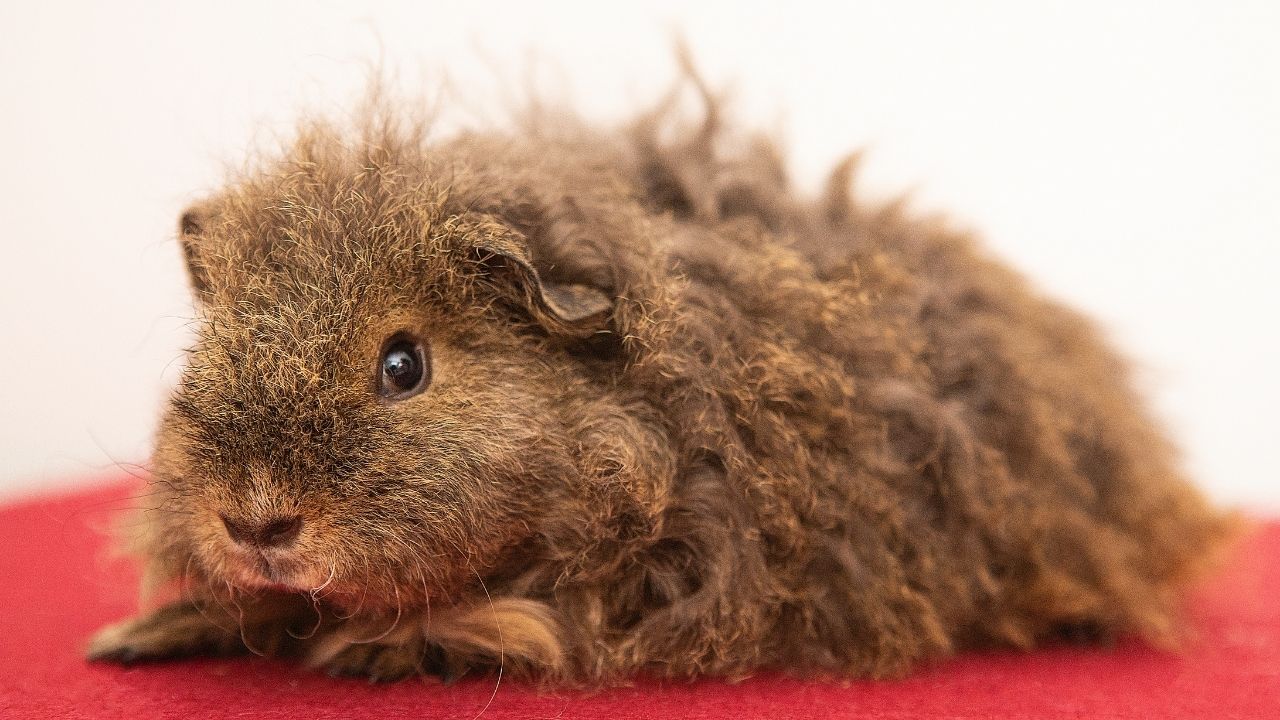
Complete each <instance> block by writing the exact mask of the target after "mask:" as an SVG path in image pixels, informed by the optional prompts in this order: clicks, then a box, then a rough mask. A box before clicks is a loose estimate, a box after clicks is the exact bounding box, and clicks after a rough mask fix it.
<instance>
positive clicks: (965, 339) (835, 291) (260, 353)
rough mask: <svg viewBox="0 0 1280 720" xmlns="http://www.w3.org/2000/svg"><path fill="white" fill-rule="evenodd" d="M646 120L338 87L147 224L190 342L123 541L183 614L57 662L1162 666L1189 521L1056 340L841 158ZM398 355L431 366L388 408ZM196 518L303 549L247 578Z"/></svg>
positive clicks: (1068, 314)
mask: <svg viewBox="0 0 1280 720" xmlns="http://www.w3.org/2000/svg"><path fill="white" fill-rule="evenodd" d="M695 82H696V80H695ZM672 114H673V113H672V112H671V111H669V110H660V111H658V112H654V113H650V114H646V115H644V116H642V117H640V118H639V119H638V120H637V121H636V122H634V123H633V124H631V125H630V126H628V127H627V128H626V129H624V130H622V131H613V130H598V129H594V128H591V127H588V126H585V125H583V124H582V123H579V122H577V121H575V120H573V119H572V118H560V117H557V118H555V119H554V121H545V120H547V118H546V117H544V118H543V120H544V122H538V123H531V124H530V126H529V127H528V128H527V129H525V130H522V131H519V132H514V133H507V134H503V133H467V134H462V135H460V136H458V137H456V138H453V139H450V140H443V141H436V140H432V139H431V138H430V137H429V134H428V133H427V132H426V130H425V126H424V125H422V124H420V123H414V122H412V117H413V114H412V113H408V114H399V113H397V112H396V111H395V110H394V109H392V108H391V107H390V105H389V104H387V103H375V104H374V106H373V108H372V109H371V110H370V111H369V113H368V114H367V115H366V117H365V120H364V121H363V122H362V123H361V124H360V125H359V127H358V128H355V129H354V130H344V129H342V128H340V127H336V126H332V125H327V124H323V123H317V124H312V125H308V126H307V127H305V128H304V129H303V130H302V131H301V132H300V134H299V137H298V139H297V141H296V143H294V144H293V146H292V148H291V149H289V150H288V151H287V152H286V153H285V154H284V155H283V156H282V157H280V158H279V159H278V160H275V161H273V162H271V163H268V164H267V165H266V166H265V167H263V168H260V169H258V170H255V171H252V172H248V173H245V174H244V175H243V176H240V177H236V178H234V179H233V180H232V181H231V182H230V183H229V184H228V186H227V187H226V188H224V189H222V190H221V191H219V192H218V193H217V194H215V195H213V196H212V197H210V198H208V199H207V200H206V201H204V202H202V203H201V204H200V205H199V206H198V207H196V208H194V209H193V210H192V212H191V213H188V214H187V215H185V216H184V219H183V223H182V226H183V228H182V229H183V245H184V249H185V250H186V252H187V259H188V262H189V265H190V270H191V274H192V279H193V286H194V288H195V292H196V295H197V307H198V311H199V331H198V339H197V341H196V343H195V345H194V346H193V347H192V348H191V350H190V353H189V363H188V367H187V369H186V371H185V374H184V376H183V379H182V381H181V384H180V386H179V387H178V388H177V390H176V392H175V394H174V397H173V401H172V404H171V406H170V407H169V409H168V410H167V412H166V414H165V416H164V419H163V421H162V423H161V427H160V431H159V435H158V442H157V451H156V454H155V459H154V476H153V478H152V480H151V482H152V485H153V490H154V497H155V498H156V502H155V503H154V504H155V505H156V508H155V509H154V511H151V512H146V513H144V518H145V519H144V522H143V524H142V527H141V531H140V533H139V535H138V537H136V538H135V542H136V547H137V548H138V550H139V552H141V553H142V554H143V556H144V557H145V558H146V559H147V561H148V569H149V578H150V581H151V582H152V583H153V584H157V585H161V586H163V585H164V584H166V583H176V584H177V586H178V587H180V588H181V590H182V591H183V595H182V598H181V599H179V600H176V601H175V602H173V603H172V604H170V605H168V606H166V607H164V608H161V609H160V610H158V611H156V612H155V613H154V614H151V615H145V616H142V617H140V618H138V619H135V620H131V621H127V622H126V623H124V624H121V625H118V626H114V627H112V628H108V629H107V630H105V631H104V632H103V633H102V634H101V635H100V636H99V637H98V638H97V639H96V640H95V642H94V644H93V646H92V647H91V651H90V652H91V655H93V656H94V657H99V658H106V659H115V660H124V661H130V660H136V659H143V658H160V657H170V656H176V655H186V654H196V653H203V652H235V651H238V650H244V649H246V648H247V649H252V650H255V651H259V652H276V653H292V654H298V655H301V656H303V657H304V658H306V659H307V660H308V661H309V662H311V663H312V664H314V665H317V666H321V667H324V668H327V669H329V670H330V671H333V672H350V673H358V674H368V675H370V676H372V677H375V678H393V677H399V676H402V675H404V674H407V673H410V672H414V671H429V672H438V673H442V674H445V675H446V676H452V675H456V674H458V673H459V672H464V671H466V670H467V669H469V668H476V667H480V668H494V667H497V666H501V667H502V668H503V670H504V672H508V673H511V672H516V673H520V674H522V675H525V676H530V677H535V678H540V679H544V680H548V681H557V682H568V683H581V684H598V683H611V682H617V681H620V680H622V679H625V678H626V677H628V676H630V675H633V674H636V673H649V674H656V675H661V676H678V677H689V676H696V675H704V674H713V675H726V676H741V675H746V674H749V673H752V672H755V671H758V670H762V669H778V670H782V671H786V672H790V673H795V674H800V675H815V674H823V675H829V674H831V675H841V676H872V677H882V676H888V675H894V674H899V673H902V672H904V671H906V670H907V669H909V668H910V667H911V666H912V665H913V664H915V663H918V662H920V661H923V660H927V659H930V658H938V657H941V656H945V655H947V654H949V653H952V652H954V651H956V650H957V649H959V648H964V647H971V646H976V645H986V644H993V643H994V644H1007V645H1014V646H1017V647H1030V646H1032V645H1034V644H1036V643H1037V642H1040V641H1042V640H1045V639H1049V638H1053V637H1056V636H1059V635H1061V634H1063V633H1069V634H1072V635H1075V636H1079V635H1080V633H1081V632H1085V633H1087V634H1088V635H1089V636H1090V637H1109V636H1113V635H1116V634H1136V635H1139V636H1142V637H1144V638H1146V639H1148V640H1150V641H1153V642H1157V643H1170V642H1172V641H1174V640H1175V639H1176V638H1177V636H1178V635H1179V632H1178V625H1177V622H1176V612H1175V611H1176V607H1177V600H1178V592H1179V589H1180V588H1181V587H1182V586H1183V584H1184V583H1185V582H1186V581H1187V580H1188V579H1189V578H1190V577H1192V576H1193V575H1194V573H1195V572H1196V571H1197V569H1198V568H1199V567H1200V566H1201V564H1202V562H1203V561H1204V559H1205V558H1206V557H1207V554H1208V553H1209V551H1210V550H1211V549H1212V548H1213V547H1214V546H1215V545H1217V544H1218V543H1219V541H1220V540H1221V539H1222V538H1223V537H1224V535H1225V533H1226V531H1227V528H1228V525H1229V523H1228V522H1227V521H1226V520H1225V519H1224V518H1223V517H1222V516H1220V515H1219V514H1218V513H1216V512H1215V511H1213V510H1212V509H1210V508H1209V507H1207V506H1206V504H1205V502H1204V501H1203V500H1202V499H1201V497H1200V496H1199V495H1198V494H1197V492H1196V491H1195V490H1194V489H1193V488H1192V487H1191V485H1189V484H1188V483H1187V482H1186V481H1185V480H1184V479H1183V477H1182V475H1181V474H1180V473H1179V471H1178V469H1177V467H1176V462H1175V459H1174V454H1173V452H1172V450H1171V449H1170V446H1169V443H1167V442H1166V440H1165V439H1164V437H1163V436H1162V435H1161V433H1160V432H1159V431H1158V430H1157V428H1156V427H1154V426H1153V424H1152V422H1151V420H1150V419H1149V418H1148V416H1147V414H1146V412H1145V411H1144V410H1143V409H1142V405H1141V403H1139V402H1138V400H1137V398H1135V396H1134V393H1133V392H1132V390H1131V388H1130V381H1129V373H1128V369H1127V367H1126V365H1125V363H1124V362H1123V361H1122V360H1121V359H1120V358H1119V357H1117V355H1116V354H1115V353H1114V352H1113V351H1111V350H1109V349H1108V348H1107V347H1106V345H1105V344H1104V343H1103V342H1102V340H1101V339H1100V338H1099V335H1098V332H1097V331H1096V329H1095V328H1094V327H1093V326H1092V325H1091V324H1090V323H1089V322H1088V321H1086V320H1084V319H1082V318H1081V317H1080V316H1079V315H1077V314H1075V313H1074V312H1072V311H1070V310H1068V309H1065V308H1063V307H1061V306H1060V305H1058V304H1056V303H1054V302H1052V301H1049V300H1046V299H1044V298H1043V297H1041V296H1040V295H1038V294H1037V293H1035V292H1034V291H1033V290H1032V289H1031V288H1029V287H1028V285H1027V283H1026V282H1025V281H1024V280H1023V279H1022V278H1021V277H1020V276H1018V275H1017V274H1016V273H1014V272H1013V271H1011V270H1009V269H1007V268H1005V267H1004V266H1002V265H1001V264H999V263H997V262H995V261H993V260H991V259H988V258H987V257H985V256H984V255H983V254H982V252H981V251H979V250H978V249H977V248H975V246H974V243H973V242H972V240H971V239H970V238H968V237H966V236H964V235H962V234H958V233H956V232H954V231H951V230H948V229H946V228H945V227H943V226H942V225H940V224H939V223H936V222H926V221H918V220H914V219H912V218H910V217H906V216H904V215H903V214H902V213H901V212H900V211H899V210H897V209H895V208H892V207H890V208H868V207H865V206H863V205H860V204H858V203H856V202H854V201H853V200H852V199H851V198H850V197H849V186H850V179H849V177H850V173H851V172H852V171H853V169H854V167H853V166H854V165H855V164H856V163H854V162H852V161H850V162H846V163H843V164H841V165H840V166H839V167H838V168H837V171H836V173H835V174H834V175H833V178H832V181H831V184H830V187H829V189H828V191H827V192H826V193H825V194H824V196H823V197H821V198H819V199H818V200H813V201H810V200H806V199H803V198H798V197H797V196H796V195H795V194H794V193H793V192H792V191H791V189H790V188H789V187H788V185H787V180H786V174H785V172H784V170H783V167H782V161H781V159H780V158H779V156H778V153H777V151H776V150H775V148H774V147H773V145H771V144H770V143H768V142H767V141H765V140H762V139H753V138H750V137H743V136H740V135H735V134H734V133H733V132H731V131H726V130H725V129H724V128H723V127H722V125H721V121H720V117H719V115H718V113H717V111H716V108H715V104H714V103H710V102H709V103H708V113H707V118H706V121H705V122H704V123H702V124H701V125H698V126H696V127H692V128H687V129H684V130H681V129H680V128H679V127H677V126H676V125H675V124H674V122H673V120H672ZM592 302H596V303H603V304H602V305H597V306H595V307H597V308H601V307H602V308H603V311H600V312H596V311H595V310H592V309H590V308H588V309H587V310H583V311H581V312H576V313H575V312H570V311H567V310H566V308H570V307H571V306H572V307H577V306H579V305H582V304H584V303H585V304H587V305H590V303H592ZM404 331H407V332H409V333H411V334H413V335H415V336H418V337H421V338H422V339H423V340H424V341H425V342H426V344H427V345H428V346H429V349H430V353H431V357H432V365H433V373H434V379H433V383H432V385H431V387H430V388H428V389H427V391H426V392H424V393H423V394H421V395H418V396H416V397H413V398H411V399H408V400H405V401H402V402H398V403H388V402H385V401H382V400H380V399H379V398H378V397H377V395H376V393H375V392H374V382H375V377H376V369H377V367H378V361H379V358H378V355H379V351H380V348H381V347H382V346H383V343H384V342H385V341H386V339H387V338H388V337H390V336H392V335H393V334H395V333H397V332H404ZM219 513H223V514H229V515H230V516H233V517H239V518H246V519H248V520H250V521H253V520H265V519H267V518H271V517H275V516H278V515H281V514H294V513H296V514H300V515H301V516H302V518H303V520H304V524H303V529H302V533H301V535H300V536H299V537H298V539H297V540H296V541H295V542H294V543H293V544H292V545H290V546H288V548H286V549H284V550H280V551H273V554H271V555H270V557H271V559H272V562H271V566H270V567H269V568H266V566H264V565H263V564H262V562H261V560H260V559H259V558H257V557H256V556H254V555H253V554H252V553H248V552H247V551H245V550H243V549H242V548H239V547H237V546H236V545H235V544H234V543H233V542H232V541H231V540H230V539H229V538H228V536H227V533H226V532H225V530H224V528H223V526H222V522H221V521H220V520H219V517H218V515H219ZM264 568H265V569H264ZM308 591H310V592H309V593H308Z"/></svg>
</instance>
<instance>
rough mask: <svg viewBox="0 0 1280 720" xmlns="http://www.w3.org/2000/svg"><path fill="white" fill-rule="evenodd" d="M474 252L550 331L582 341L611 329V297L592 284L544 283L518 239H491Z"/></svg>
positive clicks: (476, 257) (495, 278)
mask: <svg viewBox="0 0 1280 720" xmlns="http://www.w3.org/2000/svg"><path fill="white" fill-rule="evenodd" d="M472 253H473V257H474V259H475V260H477V261H478V262H479V263H480V264H481V265H482V266H483V267H484V268H485V272H486V273H487V274H488V275H489V276H490V277H492V278H493V279H494V280H495V281H497V282H499V283H501V284H502V285H504V286H506V287H508V288H509V289H510V290H511V291H513V292H514V293H515V294H516V296H517V298H518V300H519V301H520V302H521V304H523V305H524V307H525V308H526V309H527V310H528V312H529V314H530V315H532V316H533V318H534V319H535V320H537V321H538V323H539V324H541V325H542V326H543V327H544V328H546V330H547V332H549V333H551V334H553V335H558V336H562V337H571V338H578V339H582V338H588V337H590V336H592V335H594V334H596V333H598V332H600V331H602V330H604V329H606V327H607V326H608V323H609V315H610V312H611V311H612V310H613V301H612V300H611V299H610V298H609V296H608V295H607V294H605V293H604V292H602V291H601V290H599V289H597V288H594V287H591V286H589V285H579V284H574V283H557V282H550V281H548V280H544V279H543V278H542V276H541V275H539V273H538V271H537V269H535V268H534V266H533V260H532V259H531V258H530V256H529V251H528V250H527V249H526V248H525V247H524V246H523V243H522V242H519V241H518V240H517V239H515V238H511V237H503V236H498V237H489V238H486V239H485V240H483V241H481V242H480V243H479V244H477V245H476V246H475V247H474V248H473V250H472Z"/></svg>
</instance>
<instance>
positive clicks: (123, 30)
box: [0, 0, 1280, 512]
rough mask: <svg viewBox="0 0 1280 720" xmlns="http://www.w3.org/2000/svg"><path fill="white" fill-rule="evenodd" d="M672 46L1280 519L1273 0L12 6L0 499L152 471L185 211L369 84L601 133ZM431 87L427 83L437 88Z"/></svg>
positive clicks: (177, 347)
mask: <svg viewBox="0 0 1280 720" xmlns="http://www.w3.org/2000/svg"><path fill="white" fill-rule="evenodd" d="M675 31H679V32H681V33H682V34H683V35H684V36H685V37H686V38H687V40H688V43H689V45H690V46H691V47H692V49H693V53H694V55H695V57H696V59H697V61H698V64H699V65H700V67H701V68H702V70H703V72H704V73H705V74H706V76H707V77H708V78H709V79H710V80H711V82H712V83H713V85H715V86H717V87H721V88H729V89H731V91H732V98H733V99H732V104H731V109H732V111H733V113H734V115H735V116H736V117H737V118H738V119H739V120H741V121H742V122H743V123H745V124H748V125H751V126H755V127H759V128H762V129H765V130H769V131H772V132H775V133H777V134H778V136H779V137H780V138H781V139H782V140H783V141H784V142H785V144H786V146H787V147H788V150H789V154H790V162H791V171H792V174H793V177H794V180H795V182H796V186H797V187H798V188H799V189H800V190H801V191H805V192H808V191H812V190H813V189H814V188H815V187H817V185H818V183H819V180H820V178H821V176H822V175H823V174H824V173H825V172H826V170H827V168H828V167H829V166H830V165H831V164H833V163H834V162H835V161H836V160H837V159H838V158H839V157H840V156H841V155H843V154H844V153H846V152H848V151H850V150H852V149H855V148H860V147H861V148H866V149H867V150H868V151H869V153H868V155H867V160H866V165H865V170H864V173H863V175H862V177H861V180H860V190H861V191H862V192H863V193H864V197H866V198H870V199H885V198H891V197H893V196H895V195H898V194H901V193H909V194H910V197H911V198H912V201H911V202H912V206H913V207H915V208H917V209H918V210H919V211H921V212H942V213H945V214H946V215H947V216H949V217H950V218H951V219H952V222H953V223H954V224H955V225H957V226H958V227H962V228H969V229H972V230H974V231H976V232H978V233H980V234H981V235H982V236H983V237H984V238H985V240H986V242H987V243H988V244H989V245H990V246H991V247H992V248H994V250H995V251H996V252H998V253H999V254H1000V255H1002V256H1003V257H1005V258H1006V259H1008V261H1010V262H1011V263H1013V264H1015V265H1016V266H1018V267H1020V268H1022V269H1023V270H1024V271H1025V272H1027V273H1028V274H1029V275H1031V276H1032V277H1033V278H1035V279H1036V280H1037V281H1038V283H1039V284H1040V286H1041V287H1043V288H1044V289H1045V291H1046V292H1049V293H1052V294H1053V295H1055V296H1058V297H1060V298H1063V299H1066V300H1068V301H1070V302H1072V303H1074V304H1075V305H1077V306H1079V307H1082V308H1084V309H1085V310H1087V311H1088V312H1090V313H1091V314H1093V315H1094V316H1095V317H1097V318H1098V319H1099V320H1100V321H1101V322H1102V323H1103V324H1104V326H1105V327H1106V328H1107V330H1108V331H1109V333H1110V335H1111V336H1112V337H1113V338H1114V340H1115V341H1116V342H1117V343H1119V345H1120V346H1121V347H1122V348H1123V349H1124V351H1125V352H1126V353H1128V354H1129V355H1130V356H1131V357H1132V358H1134V359H1135V361H1136V362H1137V363H1138V365H1139V367H1140V368H1141V372H1140V381H1141V384H1142V386H1143V388H1144V390H1145V391H1146V392H1147V393H1148V395H1149V396H1150V397H1151V398H1152V399H1153V401H1154V403H1155V405H1156V408H1157V411H1158V413H1159V414H1160V416H1161V417H1162V418H1163V419H1164V420H1165V421H1166V423H1167V424H1168V426H1169V427H1170V429H1171V432H1172V433H1173V434H1174V436H1175V437H1176V438H1177V440H1178V441H1179V443H1180V444H1181V446H1182V447H1183V448H1184V449H1185V455H1186V464H1187V466H1188V468H1189V470H1190V471H1191V472H1192V473H1193V474H1194V476H1195V478H1196V479H1197V481H1198V482H1199V483H1201V485H1202V486H1203V487H1205V488H1206V489H1207V490H1208V491H1209V492H1210V493H1211V494H1212V495H1213V496H1215V497H1217V498H1220V499H1222V500H1224V501H1227V502H1231V503H1235V504H1240V505H1245V506H1248V507H1251V508H1254V509H1257V510H1259V511H1270V512H1275V511H1277V510H1280V473H1278V471H1277V470H1276V467H1277V464H1276V462H1275V461H1274V460H1273V459H1272V458H1273V452H1274V450H1275V447H1276V442H1277V438H1276V435H1277V431H1278V430H1280V426H1278V423H1277V422H1276V420H1275V414H1276V408H1277V405H1278V404H1280V381H1278V380H1277V376H1276V371H1277V367H1278V366H1280V362H1278V361H1280V331H1278V330H1277V328H1278V327H1280V322H1277V320H1276V317H1275V316H1276V314H1277V311H1280V289H1278V287H1277V283H1276V275H1277V268H1278V267H1280V250H1278V249H1277V246H1278V245H1280V242H1278V241H1280V42H1277V38H1280V3H1277V2H1274V0H1260V1H1259V2H1235V3H1231V2H1201V3H1178V2H1168V1H1159V0H1149V1H1142V2H1136V1H1135V2H1125V3H1116V2H1081V1H1080V0H1071V1H1070V2H1033V3H1027V2H1019V1H1017V0H1010V1H1001V2H976V3H959V2H948V1H946V0H940V1H938V2H920V1H912V2H894V3H876V4H871V3H866V4H837V3H815V4H806V3H802V2H785V3H778V4H752V3H745V2H725V3H721V2H716V3H676V2H646V3H643V4H638V5H621V4H615V3H606V2H590V3H587V2H584V3H564V2H537V3H528V2H525V3H491V2H472V3H447V4H446V3H431V2H412V3H370V4H355V3H332V2H251V3H237V2H218V3H202V4H195V3H191V4H179V3H154V4H138V3H133V2H110V3H100V2H65V1H43V2H25V3H15V2H12V1H7V2H4V3H3V6H0V102H3V112H2V113H0V233H3V235H2V236H0V237H2V240H0V242H2V243H3V244H2V245H0V248H2V249H0V496H13V495H17V494H22V493H30V492H34V491H36V490H37V489H39V488H51V487H58V486H61V485H66V484H71V483H75V482H83V481H84V480H85V479H86V478H92V477H94V476H95V475H96V476H98V477H101V475H102V473H103V472H105V471H110V470H111V468H112V467H113V466H114V465H115V464H116V463H130V462H135V461H140V460H143V459H145V458H146V456H147V453H148V447H149V442H150V433H151V427H152V424H153V422H154V420H155V417H156V415H157V412H158V408H159V407H160V405H161V403H162V402H163V399H164V397H165V393H166V392H167V390H168V388H169V387H171V385H172V383H173V381H174V379H175V377H176V374H177V373H178V371H179V370H180V368H181V348H182V347H183V345H184V343H185V342H186V341H187V339H188V336H187V321H188V320H189V318H190V316H191V313H192V310H191V307H190V305H189V301H188V299H187V295H186V288H185V281H184V276H183V273H182V268H181V264H180V261H179V257H178V248H177V244H176V242H175V240H174V227H175V222H176V218H177V217H178V214H179V212H180V211H181V210H182V208H183V206H184V205H186V204H187V203H188V202H190V201H191V200H193V199H195V198H198V197H199V196H200V194H201V193H202V192H203V191H207V190H209V189H211V188H214V187H216V186H217V184H218V182H219V179H220V177H221V176H222V173H223V172H224V168H226V167H227V166H234V165H236V164H238V163H240V162H242V160H243V159H244V158H245V157H246V155H247V154H248V152H249V151H250V150H251V149H252V148H261V147H263V146H270V144H271V143H272V142H273V141H274V138H277V137H279V136H281V135H282V134H287V132H288V129H289V127H290V125H291V122H292V120H293V119H295V118H297V117H298V116H299V115H301V114H302V113H304V112H322V113H340V112H341V111H342V109H343V108H346V107H350V105H351V104H352V101H353V100H354V99H356V98H358V96H359V93H360V90H361V88H362V86H363V84H364V82H365V80H366V79H367V78H368V77H369V75H370V72H371V68H373V67H378V66H380V67H383V68H389V69H393V70H395V71H396V72H397V74H398V76H399V77H400V78H401V79H402V81H404V82H405V83H406V84H407V85H410V86H412V85H414V84H415V83H418V82H419V81H420V82H421V85H420V86H419V87H416V88H414V89H415V90H421V91H423V92H424V94H428V95H429V94H431V93H432V92H435V90H438V89H439V88H441V87H446V86H447V87H448V88H451V89H452V90H451V94H452V95H454V96H461V97H465V98H468V102H467V103H465V104H460V105H456V107H455V109H456V110H458V111H459V117H461V118H462V120H459V122H461V121H464V120H465V119H466V117H470V118H473V119H482V120H485V121H487V122H492V121H494V119H495V117H496V116H499V115H500V111H501V110H502V108H504V107H509V106H510V105H511V104H512V103H513V102H514V100H513V98H514V99H518V98H520V97H523V93H524V92H525V89H526V88H527V87H529V86H531V85H532V86H534V87H537V88H538V89H539V92H540V93H543V94H545V95H547V96H550V97H553V98H560V99H563V100H565V101H567V102H572V103H573V104H574V105H576V107H578V108H579V109H580V110H581V111H582V113H583V114H585V115H587V116H588V117H590V118H594V119H598V120H601V121H617V120H619V119H621V118H623V117H625V115H626V114H627V113H628V112H630V111H633V110H635V109H637V108H640V107H643V106H646V105H648V104H650V103H652V102H653V101H654V100H655V99H656V98H657V97H658V96H659V95H660V94H661V92H662V91H663V90H664V89H665V88H666V87H667V86H668V85H669V83H670V82H671V80H672V79H673V77H674V71H675V63H674V57H673V53H672V50H671V48H672V36H673V33H674V32H675ZM433 88H434V89H435V90H433Z"/></svg>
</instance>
